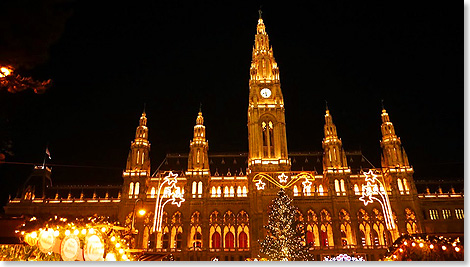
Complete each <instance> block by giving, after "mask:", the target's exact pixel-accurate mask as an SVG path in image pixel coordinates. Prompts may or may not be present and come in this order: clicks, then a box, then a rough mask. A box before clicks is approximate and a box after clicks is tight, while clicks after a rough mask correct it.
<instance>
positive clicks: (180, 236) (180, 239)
mask: <svg viewBox="0 0 470 267" xmlns="http://www.w3.org/2000/svg"><path fill="white" fill-rule="evenodd" d="M182 246H183V234H182V233H181V232H179V233H178V234H176V248H177V249H181V247H182Z"/></svg>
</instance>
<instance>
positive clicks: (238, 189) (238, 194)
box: [237, 186, 242, 197]
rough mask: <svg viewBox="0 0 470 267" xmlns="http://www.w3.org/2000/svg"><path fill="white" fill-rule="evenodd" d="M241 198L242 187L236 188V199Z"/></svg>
mask: <svg viewBox="0 0 470 267" xmlns="http://www.w3.org/2000/svg"><path fill="white" fill-rule="evenodd" d="M241 196H242V187H241V186H238V187H237V197H241Z"/></svg>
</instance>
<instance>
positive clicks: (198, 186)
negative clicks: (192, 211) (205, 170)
mask: <svg viewBox="0 0 470 267" xmlns="http://www.w3.org/2000/svg"><path fill="white" fill-rule="evenodd" d="M197 194H198V197H201V195H202V182H201V181H199V183H198V184H197Z"/></svg>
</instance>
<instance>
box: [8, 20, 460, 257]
mask: <svg viewBox="0 0 470 267" xmlns="http://www.w3.org/2000/svg"><path fill="white" fill-rule="evenodd" d="M249 89H250V94H249V103H248V139H249V150H248V153H223V154H210V153H209V143H208V140H207V139H206V134H205V126H204V118H203V115H202V111H201V110H200V111H199V113H198V115H197V117H196V124H195V126H194V137H193V140H192V141H191V142H190V148H189V153H188V154H186V155H180V154H168V155H167V157H166V158H165V159H164V160H163V162H162V163H161V164H159V166H158V168H156V170H155V171H154V173H153V174H152V173H151V165H150V162H151V161H150V157H149V155H150V154H149V152H150V142H149V140H148V128H147V117H146V113H145V111H144V112H143V113H142V116H141V118H140V122H139V126H138V127H137V130H136V135H135V140H134V141H133V142H132V143H131V147H130V151H129V156H128V160H127V164H126V169H125V170H124V172H123V178H124V183H123V185H118V186H97V187H93V188H91V187H87V186H70V187H65V186H62V187H54V186H52V183H51V182H50V181H51V180H50V169H48V168H47V167H42V168H41V167H40V166H38V167H37V168H36V170H35V175H36V174H37V175H36V176H38V177H46V178H47V179H46V178H44V180H43V183H42V184H41V183H40V181H41V179H39V182H38V183H27V185H26V186H25V188H23V190H22V191H21V192H20V193H19V194H18V196H17V197H16V198H14V199H11V200H10V201H9V203H8V204H7V206H5V211H6V214H7V215H27V214H30V215H41V214H43V215H70V216H85V215H93V214H99V215H107V216H110V217H112V218H115V219H117V220H119V221H120V222H122V223H123V224H125V225H131V227H132V228H134V229H136V230H137V231H136V235H135V237H136V239H135V240H136V242H135V247H136V248H141V249H145V250H149V251H163V252H168V253H172V254H173V255H174V257H175V259H177V260H212V259H215V258H217V259H218V260H229V261H233V260H244V259H246V258H256V257H259V245H258V240H262V239H263V238H264V235H265V234H266V231H265V230H264V228H263V225H266V224H267V208H268V206H269V205H270V203H271V201H272V199H273V198H274V197H275V196H276V194H277V192H278V190H279V189H280V188H284V189H285V190H286V192H287V193H288V194H289V195H290V197H292V198H293V199H294V201H293V203H294V205H296V206H297V207H298V208H299V214H298V218H297V219H298V220H302V221H303V222H304V224H305V229H306V230H307V232H306V243H307V244H308V245H309V246H310V251H311V253H312V254H314V257H315V259H316V260H321V259H322V258H323V257H324V256H327V255H330V256H336V255H338V254H340V253H347V254H350V255H353V254H354V255H360V256H363V257H364V258H366V259H367V260H377V259H379V258H380V257H381V255H383V254H384V253H385V252H386V248H387V246H389V245H391V244H392V243H393V241H394V240H395V239H396V238H397V237H399V236H400V235H401V234H404V233H410V234H411V233H423V232H424V233H429V234H446V235H457V236H463V221H464V220H463V202H464V201H463V193H461V192H458V193H456V192H455V189H454V188H452V189H451V190H450V191H449V192H445V193H444V192H442V189H441V190H440V191H438V192H437V193H431V192H430V191H429V189H428V190H427V192H422V191H419V190H418V188H417V186H416V184H415V181H414V178H413V173H414V171H413V167H412V166H411V165H410V164H409V161H408V157H407V155H406V153H405V150H404V148H403V147H402V145H401V140H400V138H399V137H398V136H397V135H396V133H395V129H394V126H393V124H392V122H391V120H390V117H389V115H388V113H387V112H386V110H385V109H384V108H383V109H382V113H381V118H382V125H381V131H382V140H381V141H380V145H381V148H382V155H381V158H382V162H381V167H378V168H376V167H374V166H373V165H372V164H371V163H370V162H369V161H368V160H367V159H366V158H365V157H364V156H363V155H362V153H361V152H360V151H344V149H343V147H342V141H341V139H340V138H339V137H338V133H337V131H336V126H335V124H334V123H333V117H332V115H331V113H330V110H329V109H328V107H327V108H326V111H325V125H324V133H325V137H324V139H323V142H322V148H323V151H319V152H299V153H296V152H288V150H287V138H286V127H285V123H286V122H285V115H284V112H285V108H284V99H283V95H282V91H281V85H280V80H279V68H278V66H277V63H276V61H275V59H274V56H273V49H272V47H271V46H270V45H269V38H268V34H267V33H266V28H265V25H264V23H263V20H262V18H261V17H260V18H259V20H258V25H257V31H256V36H255V45H254V47H253V54H252V64H251V69H250V81H249ZM367 173H369V176H370V175H371V174H373V175H374V176H376V178H377V180H378V181H380V183H377V188H376V189H377V190H378V191H380V192H381V193H383V194H382V196H385V195H386V197H385V198H383V199H382V202H381V203H379V202H378V201H377V199H376V200H375V201H373V202H372V203H368V205H365V204H364V201H362V200H364V196H363V195H364V192H366V189H367V181H366V178H367V177H368V176H367ZM170 174H173V175H174V174H177V175H178V177H177V178H176V179H177V184H176V186H178V187H180V188H179V189H181V192H182V193H183V196H184V199H185V201H184V202H182V203H181V206H177V205H171V201H170V203H167V205H165V206H164V209H163V213H162V216H155V215H156V211H157V210H156V203H157V200H159V199H160V197H162V196H163V200H164V201H166V200H167V199H168V195H164V191H165V187H168V188H169V186H161V185H162V184H163V182H164V178H165V177H167V176H169V175H170ZM33 176H34V175H33ZM47 181H49V183H48V182H47ZM422 184H425V183H422ZM422 184H421V185H422ZM160 187H161V190H159V188H160ZM379 187H380V188H379ZM369 188H371V187H369ZM173 189H175V190H176V187H173ZM38 190H39V191H38ZM378 191H377V192H378ZM457 191H459V190H457ZM168 192H169V191H168ZM159 193H160V194H159ZM165 194H166V193H165ZM375 196H376V197H377V196H378V195H377V194H376V195H375ZM360 198H361V199H360ZM387 198H388V200H387ZM384 203H385V204H384ZM384 205H389V207H390V208H389V209H387V208H384ZM139 210H145V211H146V213H145V214H144V215H142V216H141V215H140V214H138V213H137V211H139ZM157 219H158V220H160V219H161V220H162V227H161V230H159V229H156V228H155V221H156V220H157ZM390 225H392V226H393V227H391V226H390Z"/></svg>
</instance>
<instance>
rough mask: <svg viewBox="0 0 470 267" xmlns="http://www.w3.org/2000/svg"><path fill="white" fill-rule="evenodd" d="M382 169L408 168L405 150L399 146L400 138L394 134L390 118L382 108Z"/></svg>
mask: <svg viewBox="0 0 470 267" xmlns="http://www.w3.org/2000/svg"><path fill="white" fill-rule="evenodd" d="M381 116H382V126H381V130H382V140H381V141H380V147H381V148H382V157H381V158H382V167H383V168H403V167H404V168H410V164H409V162H408V157H407V155H406V152H405V149H404V148H402V146H401V141H400V137H398V136H397V135H396V134H395V128H394V127H393V124H392V122H391V121H390V117H389V116H388V113H387V111H386V110H385V108H382V115H381Z"/></svg>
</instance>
